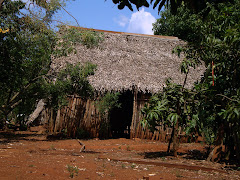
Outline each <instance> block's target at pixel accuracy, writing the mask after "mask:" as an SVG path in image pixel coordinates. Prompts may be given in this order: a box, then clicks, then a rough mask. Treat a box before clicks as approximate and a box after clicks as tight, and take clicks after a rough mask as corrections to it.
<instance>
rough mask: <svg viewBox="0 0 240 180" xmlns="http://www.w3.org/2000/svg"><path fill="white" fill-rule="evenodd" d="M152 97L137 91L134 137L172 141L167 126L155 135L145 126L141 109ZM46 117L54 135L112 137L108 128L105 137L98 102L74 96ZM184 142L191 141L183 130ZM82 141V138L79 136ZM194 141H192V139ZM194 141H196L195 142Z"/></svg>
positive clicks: (50, 131)
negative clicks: (66, 103)
mask: <svg viewBox="0 0 240 180" xmlns="http://www.w3.org/2000/svg"><path fill="white" fill-rule="evenodd" d="M149 98H150V95H149V94H143V93H139V92H137V91H135V92H134V102H133V115H132V123H131V127H130V138H131V139H133V138H140V139H149V140H157V141H162V142H168V141H169V139H170V137H171V133H172V128H167V127H165V128H164V126H158V127H156V130H155V131H154V132H151V131H150V130H149V129H147V128H146V127H143V126H142V125H141V123H140V122H141V120H142V118H143V117H142V114H141V109H142V108H143V107H144V105H145V104H146V103H147V102H148V100H149ZM42 116H43V117H44V118H45V119H46V120H45V123H46V125H47V128H48V132H49V133H50V134H55V133H60V132H63V133H65V134H66V135H67V136H68V137H73V138H74V137H77V136H79V135H81V134H79V132H81V133H83V132H84V133H86V134H87V135H88V136H89V137H90V138H111V132H110V130H109V129H106V130H107V131H108V132H106V130H104V131H105V134H104V135H103V134H102V133H101V131H102V125H103V124H104V122H103V120H102V119H101V116H100V114H99V112H98V108H97V107H96V101H94V100H91V99H83V98H81V97H79V96H70V97H69V102H68V105H67V106H65V107H63V108H62V109H60V110H58V111H57V113H56V112H54V111H53V110H51V109H47V108H46V109H45V110H44V111H43V112H42ZM178 135H179V140H180V142H188V141H189V138H190V137H189V136H186V135H185V133H184V132H183V131H182V129H181V128H180V129H179V133H178ZM79 138H81V137H79ZM190 140H191V138H190ZM191 141H192V140H191Z"/></svg>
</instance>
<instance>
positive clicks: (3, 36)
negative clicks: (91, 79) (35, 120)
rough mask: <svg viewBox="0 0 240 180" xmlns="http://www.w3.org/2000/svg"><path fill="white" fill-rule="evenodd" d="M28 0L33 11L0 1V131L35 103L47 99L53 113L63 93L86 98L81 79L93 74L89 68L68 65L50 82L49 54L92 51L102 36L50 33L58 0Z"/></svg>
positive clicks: (73, 31)
mask: <svg viewBox="0 0 240 180" xmlns="http://www.w3.org/2000/svg"><path fill="white" fill-rule="evenodd" d="M33 2H34V3H35V4H34V6H35V7H37V8H38V9H37V12H36V11H34V10H33V9H31V8H30V7H29V6H26V4H25V3H23V2H22V1H11V0H4V1H1V7H0V69H1V71H0V79H1V81H0V127H3V126H4V125H5V123H6V121H8V120H11V118H14V119H16V118H17V117H19V120H21V121H23V119H24V118H26V117H27V116H28V115H29V114H30V113H31V112H32V110H33V108H34V105H35V104H36V101H38V100H39V99H43V98H45V99H47V101H48V102H49V103H48V104H49V105H51V106H52V107H53V109H56V107H59V105H60V104H61V103H60V101H63V97H66V95H67V94H71V93H73V94H74V93H78V94H79V95H88V94H89V93H90V91H91V90H90V89H91V88H90V85H89V84H88V82H87V79H86V77H87V76H88V75H91V74H92V73H93V71H94V69H95V66H94V65H90V64H87V65H85V66H80V65H77V66H76V67H73V66H70V65H68V66H67V67H66V69H65V71H64V72H61V73H60V75H59V76H56V77H55V78H57V80H56V81H55V83H53V74H50V73H49V70H50V65H51V62H52V58H53V56H55V57H59V56H63V55H67V54H69V53H71V52H73V51H74V47H75V45H76V44H78V43H82V44H84V45H86V46H87V47H88V48H92V47H95V46H97V45H98V43H99V42H100V41H101V40H102V36H100V35H98V34H96V33H94V32H86V31H80V30H76V29H73V28H66V27H61V28H60V31H59V32H57V33H56V30H55V29H54V28H52V26H51V21H52V17H53V14H54V13H55V12H56V11H57V10H58V9H59V8H61V7H62V4H61V3H62V2H60V1H59V0H53V1H36V2H35V1H33ZM38 10H41V11H38ZM78 71H79V72H78ZM79 73H80V74H79ZM67 77H69V78H67ZM60 90H63V91H60Z"/></svg>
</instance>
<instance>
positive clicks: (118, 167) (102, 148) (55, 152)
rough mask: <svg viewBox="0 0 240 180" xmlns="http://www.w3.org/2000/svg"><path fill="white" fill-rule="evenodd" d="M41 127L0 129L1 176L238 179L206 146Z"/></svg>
mask: <svg viewBox="0 0 240 180" xmlns="http://www.w3.org/2000/svg"><path fill="white" fill-rule="evenodd" d="M42 132H43V131H42V130H37V129H36V131H35V132H30V131H16V132H0V179H1V180H5V179H6V180H12V179H14V180H16V179H24V180H28V179H44V180H45V179H46V180H48V179H49V180H50V179H51V180H52V179H59V180H61V179H71V178H73V179H93V180H95V179H120V180H121V179H124V180H125V179H127V180H128V179H133V180H136V179H138V180H139V179H149V180H155V179H156V180H159V179H169V180H172V179H178V180H183V179H209V180H213V179H228V180H229V179H236V180H237V179H240V171H236V170H232V169H229V168H226V167H227V166H226V165H225V164H219V163H211V162H207V161H205V160H204V159H205V155H206V146H205V145H203V144H199V143H191V144H181V145H180V149H179V156H178V157H177V158H174V157H172V156H169V155H167V154H166V153H165V152H166V150H167V145H168V144H167V143H162V142H158V141H149V140H141V139H134V140H130V139H124V138H120V139H108V140H98V139H92V140H80V141H81V143H83V144H85V151H84V152H80V149H81V148H82V146H81V145H80V144H79V142H78V140H76V139H62V140H61V139H49V138H47V136H46V135H45V134H43V133H42Z"/></svg>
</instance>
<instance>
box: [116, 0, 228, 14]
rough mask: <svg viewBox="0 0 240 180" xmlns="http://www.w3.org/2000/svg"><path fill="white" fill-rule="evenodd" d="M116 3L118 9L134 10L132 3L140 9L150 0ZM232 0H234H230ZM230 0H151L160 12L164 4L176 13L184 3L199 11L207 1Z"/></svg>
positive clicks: (126, 0)
mask: <svg viewBox="0 0 240 180" xmlns="http://www.w3.org/2000/svg"><path fill="white" fill-rule="evenodd" d="M112 1H113V3H114V4H118V9H120V10H121V9H123V8H124V7H125V6H127V7H128V8H129V9H130V10H131V11H133V8H132V4H133V5H135V6H136V8H137V9H139V8H140V7H142V6H145V7H149V1H147V0H112ZM230 1H232V0H230ZM230 1H229V0H218V1H216V0H150V4H152V3H153V2H154V3H153V9H155V8H156V7H157V6H158V13H160V11H161V9H162V8H163V6H164V5H167V6H169V5H170V8H171V12H172V13H173V14H176V12H177V8H178V7H180V6H181V5H182V4H183V3H184V4H185V5H187V6H188V7H189V8H190V9H191V10H192V11H194V12H199V11H201V10H202V9H204V8H206V6H207V3H215V4H218V3H222V2H230Z"/></svg>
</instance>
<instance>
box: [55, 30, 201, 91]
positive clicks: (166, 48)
mask: <svg viewBox="0 0 240 180" xmlns="http://www.w3.org/2000/svg"><path fill="white" fill-rule="evenodd" d="M95 31H98V30H95ZM103 33H104V41H103V42H101V44H100V45H99V47H97V48H90V49H88V48H87V47H86V46H84V45H79V46H77V48H76V49H77V54H71V55H69V56H68V57H62V58H58V59H55V60H54V61H53V64H52V68H53V69H59V68H62V67H63V66H64V65H65V64H66V62H69V63H72V64H75V63H78V62H80V63H84V62H92V63H94V64H97V70H96V72H95V74H94V75H93V76H91V77H89V81H90V83H91V85H92V86H93V87H94V88H95V90H96V91H100V92H103V91H123V90H128V89H130V90H132V89H133V87H137V88H138V90H139V91H142V92H151V93H156V92H159V91H161V90H162V87H163V86H164V85H165V80H166V79H167V78H169V77H170V78H172V80H173V82H175V83H178V84H183V82H184V78H185V74H181V72H180V63H181V61H182V60H181V59H180V58H178V57H177V55H175V54H172V50H173V48H174V47H176V46H178V45H180V44H183V41H181V40H179V39H178V38H176V37H168V36H154V35H142V34H130V33H119V32H112V31H103ZM204 70H205V67H204V66H203V65H202V66H200V67H198V68H197V69H196V70H194V71H193V70H192V69H191V70H190V72H189V75H188V79H187V83H186V86H185V87H186V88H190V87H191V86H192V85H193V83H194V82H195V81H196V80H198V79H200V76H201V75H202V74H203V72H204Z"/></svg>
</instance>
